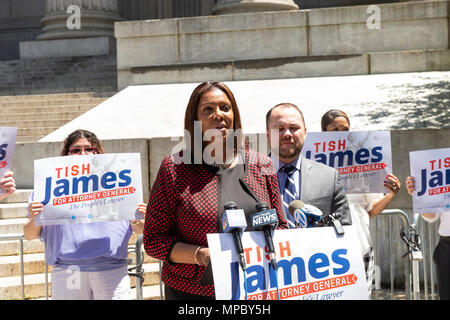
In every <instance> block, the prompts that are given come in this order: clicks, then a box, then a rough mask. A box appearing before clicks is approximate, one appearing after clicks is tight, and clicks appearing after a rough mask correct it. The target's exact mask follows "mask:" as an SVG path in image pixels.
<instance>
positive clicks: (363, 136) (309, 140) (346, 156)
mask: <svg viewBox="0 0 450 320" xmlns="http://www.w3.org/2000/svg"><path fill="white" fill-rule="evenodd" d="M302 155H303V156H304V157H306V158H308V159H311V160H315V161H317V162H321V163H323V164H326V165H328V166H330V167H333V168H335V169H337V170H338V171H339V174H340V176H341V181H342V183H343V184H344V187H345V192H346V193H349V194H350V193H382V192H387V189H386V188H385V187H384V180H385V179H386V176H387V175H388V174H389V173H391V172H392V156H391V134H390V132H389V131H339V132H310V133H308V135H307V136H306V140H305V144H304V145H303V148H302Z"/></svg>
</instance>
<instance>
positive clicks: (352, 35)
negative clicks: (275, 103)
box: [115, 1, 450, 89]
mask: <svg viewBox="0 0 450 320" xmlns="http://www.w3.org/2000/svg"><path fill="white" fill-rule="evenodd" d="M448 5H449V2H448V1H426V2H407V3H399V4H382V5H379V8H380V18H381V20H380V28H379V29H376V28H375V29H374V28H372V27H368V21H369V17H370V13H367V8H368V7H367V6H352V7H336V8H326V9H312V10H294V11H285V12H263V13H249V14H232V15H222V16H208V17H193V18H184V19H165V20H151V21H127V22H120V23H116V28H115V36H116V38H117V59H118V60H117V68H118V86H119V88H120V89H123V88H125V87H126V86H128V85H135V84H151V83H180V82H181V83H182V82H196V81H198V82H201V81H205V80H209V79H216V80H220V81H232V80H253V79H258V80H262V79H274V78H299V77H311V76H326V75H350V74H372V73H389V72H413V71H435V70H441V71H442V70H448V69H449V68H450V53H449V50H448V48H449V40H448V38H449V37H448V35H449V32H448V28H449V24H448ZM412 34H414V36H411V35H412ZM142 52H146V54H142Z"/></svg>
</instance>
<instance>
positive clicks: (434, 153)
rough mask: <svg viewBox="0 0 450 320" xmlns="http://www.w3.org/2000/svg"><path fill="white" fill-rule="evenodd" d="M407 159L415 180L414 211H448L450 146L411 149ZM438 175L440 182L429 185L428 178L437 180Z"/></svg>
mask: <svg viewBox="0 0 450 320" xmlns="http://www.w3.org/2000/svg"><path fill="white" fill-rule="evenodd" d="M445 159H447V161H445ZM439 160H440V161H439ZM409 161H410V168H411V175H412V176H413V177H414V178H415V182H416V192H414V193H413V196H412V199H413V208H414V212H416V213H435V212H444V211H447V212H448V211H450V183H449V182H450V181H449V180H450V148H444V149H430V150H422V151H413V152H410V153H409ZM431 161H433V163H431ZM445 166H447V168H446V167H445ZM432 172H434V173H433V175H432ZM437 172H439V173H437ZM438 176H441V177H442V179H440V180H441V181H442V184H441V185H434V184H433V186H430V185H429V183H430V182H431V181H430V180H433V181H436V182H437V181H438V180H439V177H438ZM446 177H448V179H447V178H446ZM424 179H425V180H424Z"/></svg>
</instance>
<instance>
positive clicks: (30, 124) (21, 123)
mask: <svg viewBox="0 0 450 320" xmlns="http://www.w3.org/2000/svg"><path fill="white" fill-rule="evenodd" d="M72 120H73V119H71V118H63V119H61V118H59V119H47V120H9V121H0V126H3V127H18V128H34V127H37V128H39V127H45V128H47V127H55V126H57V127H61V126H63V125H65V124H66V123H68V122H69V121H72Z"/></svg>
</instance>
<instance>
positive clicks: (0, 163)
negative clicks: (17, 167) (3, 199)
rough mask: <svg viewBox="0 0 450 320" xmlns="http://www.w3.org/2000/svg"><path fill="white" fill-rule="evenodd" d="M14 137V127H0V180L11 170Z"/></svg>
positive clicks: (1, 191) (14, 144)
mask: <svg viewBox="0 0 450 320" xmlns="http://www.w3.org/2000/svg"><path fill="white" fill-rule="evenodd" d="M16 136H17V128H16V127H0V179H1V178H2V177H3V175H4V174H5V173H6V172H7V171H9V170H10V169H11V165H12V160H13V155H14V148H15V146H16ZM5 192H6V191H5V190H3V189H1V188H0V193H5Z"/></svg>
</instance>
